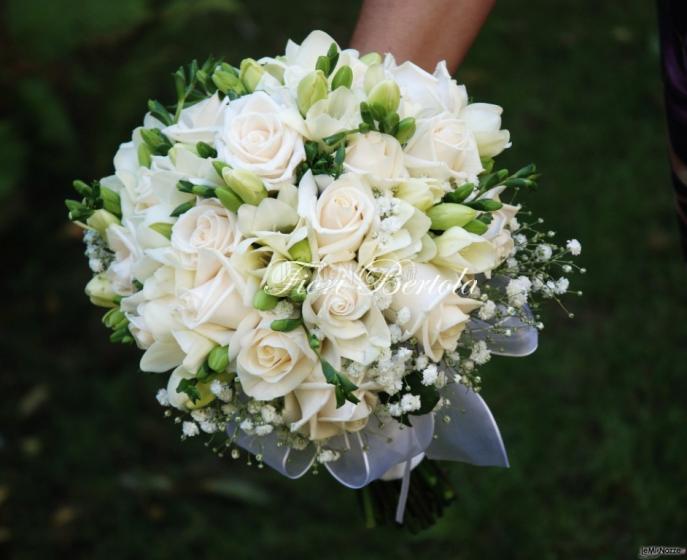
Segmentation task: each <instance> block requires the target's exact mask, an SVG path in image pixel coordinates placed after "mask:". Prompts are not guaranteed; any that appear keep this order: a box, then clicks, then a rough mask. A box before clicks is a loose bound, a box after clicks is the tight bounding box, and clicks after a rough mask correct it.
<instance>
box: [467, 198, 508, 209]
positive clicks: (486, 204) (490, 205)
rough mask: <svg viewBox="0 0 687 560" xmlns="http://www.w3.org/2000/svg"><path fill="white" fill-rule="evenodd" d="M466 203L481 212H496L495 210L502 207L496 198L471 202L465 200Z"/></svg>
mask: <svg viewBox="0 0 687 560" xmlns="http://www.w3.org/2000/svg"><path fill="white" fill-rule="evenodd" d="M466 205H467V206H469V207H470V208H474V209H475V210H481V211H482V212H496V210H500V209H501V208H503V204H502V203H500V202H499V201H498V200H492V199H491V198H482V199H480V200H473V201H472V202H467V203H466Z"/></svg>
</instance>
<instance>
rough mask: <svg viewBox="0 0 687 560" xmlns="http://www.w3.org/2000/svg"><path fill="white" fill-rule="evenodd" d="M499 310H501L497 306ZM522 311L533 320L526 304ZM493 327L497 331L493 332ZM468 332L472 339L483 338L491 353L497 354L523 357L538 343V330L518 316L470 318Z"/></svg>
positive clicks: (500, 307)
mask: <svg viewBox="0 0 687 560" xmlns="http://www.w3.org/2000/svg"><path fill="white" fill-rule="evenodd" d="M499 311H503V308H502V306H499ZM523 311H524V313H525V315H526V316H527V318H528V320H529V321H530V322H531V321H532V320H533V316H532V311H531V310H530V308H529V307H528V306H526V305H525V306H524V307H523ZM495 328H498V330H499V331H505V330H506V329H507V330H508V331H509V332H510V334H509V335H506V334H505V332H495V330H494V329H495ZM467 330H468V332H469V333H470V336H471V337H472V339H473V340H476V341H480V340H484V341H485V342H486V343H487V348H489V351H490V352H491V353H492V354H495V355H497V356H511V357H523V356H529V355H530V354H532V353H533V352H534V351H535V350H536V349H537V346H538V344H539V342H538V341H539V331H538V330H537V329H536V328H535V327H533V326H531V325H530V324H527V323H525V322H523V321H522V319H520V317H515V316H509V317H505V318H503V319H498V320H494V321H483V320H481V319H476V318H472V319H470V322H469V323H468V327H467Z"/></svg>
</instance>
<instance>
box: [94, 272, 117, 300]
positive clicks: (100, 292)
mask: <svg viewBox="0 0 687 560" xmlns="http://www.w3.org/2000/svg"><path fill="white" fill-rule="evenodd" d="M86 295H87V296H88V297H89V298H90V299H91V303H92V304H93V305H98V306H99V307H116V304H115V302H114V300H115V298H116V297H117V294H115V293H114V291H113V290H112V283H111V282H110V280H109V279H108V277H107V276H105V275H104V274H98V275H96V276H94V277H93V278H91V281H90V282H89V283H88V284H86Z"/></svg>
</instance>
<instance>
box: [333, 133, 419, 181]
mask: <svg viewBox="0 0 687 560" xmlns="http://www.w3.org/2000/svg"><path fill="white" fill-rule="evenodd" d="M344 168H345V169H346V170H347V171H350V172H353V173H358V174H361V175H369V176H370V179H371V180H372V182H373V183H375V184H382V185H390V184H394V183H398V182H399V181H400V180H401V179H404V178H405V177H408V170H407V169H406V168H405V165H404V155H403V148H401V145H400V144H399V143H398V140H396V138H394V137H393V136H389V135H388V134H381V133H380V132H368V133H367V134H356V135H355V136H353V138H352V139H351V140H350V141H349V143H348V146H347V148H346V159H345V161H344Z"/></svg>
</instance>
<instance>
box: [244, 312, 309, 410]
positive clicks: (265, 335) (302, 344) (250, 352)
mask: <svg viewBox="0 0 687 560" xmlns="http://www.w3.org/2000/svg"><path fill="white" fill-rule="evenodd" d="M270 322H271V321H270V320H269V319H266V320H263V321H262V322H260V323H259V324H258V325H257V326H256V327H255V328H254V329H251V330H249V331H248V332H247V333H246V334H244V335H243V336H242V338H241V340H240V347H241V349H240V350H239V352H238V356H237V357H236V372H237V374H238V376H239V379H240V380H241V388H242V389H243V392H244V393H246V394H247V395H248V396H249V397H253V398H254V399H257V400H262V401H268V400H271V399H276V398H278V397H283V396H284V395H286V394H288V393H290V392H291V391H293V390H294V389H295V388H296V387H298V385H300V384H301V382H303V380H305V379H306V378H307V377H308V376H310V375H311V374H312V372H313V370H314V369H315V368H316V367H318V364H319V361H318V358H317V355H316V354H315V352H313V350H312V349H311V348H310V345H309V343H308V338H307V336H306V334H305V331H304V330H303V329H302V328H297V329H295V330H293V331H290V332H278V331H273V330H272V329H271V328H270Z"/></svg>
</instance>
